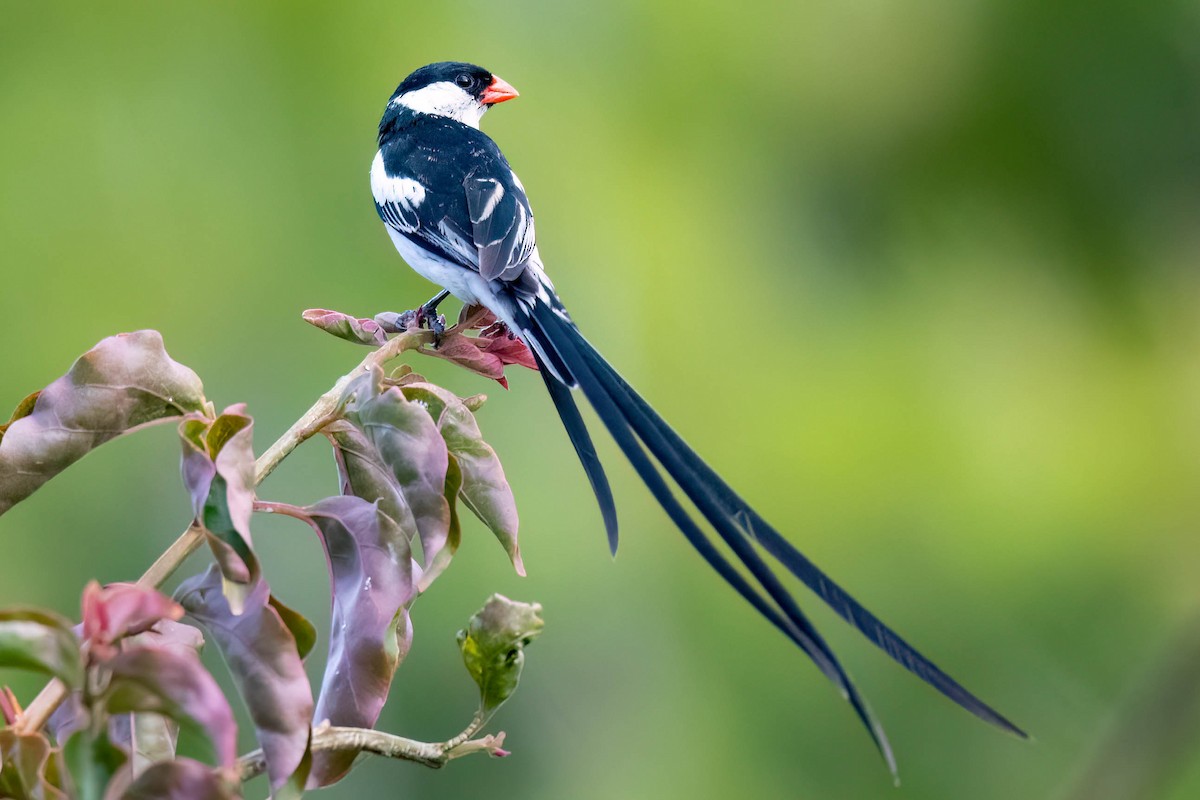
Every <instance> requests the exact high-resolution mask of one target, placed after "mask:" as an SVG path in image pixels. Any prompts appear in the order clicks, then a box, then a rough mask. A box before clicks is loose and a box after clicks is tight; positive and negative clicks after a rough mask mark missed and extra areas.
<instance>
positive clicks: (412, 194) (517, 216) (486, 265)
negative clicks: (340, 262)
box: [373, 118, 537, 282]
mask: <svg viewBox="0 0 1200 800" xmlns="http://www.w3.org/2000/svg"><path fill="white" fill-rule="evenodd" d="M380 156H381V158H382V160H383V168H384V173H385V175H384V177H385V178H386V180H384V181H380V182H379V185H378V186H373V189H374V193H375V205H376V210H377V211H378V212H379V216H380V218H382V219H383V221H384V222H385V223H387V224H388V225H389V226H391V227H392V228H393V229H394V230H395V231H397V232H398V233H401V234H403V235H404V236H406V237H408V238H409V239H411V240H412V241H413V242H414V243H415V244H418V245H420V246H422V247H424V248H425V249H427V250H430V251H432V252H434V253H436V254H437V255H439V256H441V257H442V258H443V259H445V260H447V261H450V262H452V263H455V264H458V265H459V266H462V267H466V268H467V269H470V270H473V271H476V272H479V273H480V274H481V275H483V277H484V278H486V279H488V280H501V281H504V282H513V281H516V280H517V279H518V278H520V277H521V276H522V273H523V272H524V271H525V267H526V265H527V264H528V263H529V260H530V258H531V257H532V256H533V254H534V250H535V246H536V241H537V239H536V235H535V233H534V226H533V211H532V210H531V209H530V207H529V199H528V198H527V197H526V196H525V189H524V187H522V186H521V182H520V180H519V179H518V178H517V176H516V174H514V173H513V170H512V168H511V167H510V166H509V165H508V161H506V160H505V158H504V156H503V154H501V152H500V148H498V147H497V146H496V143H495V142H493V141H492V140H491V139H490V138H488V136H487V135H486V134H484V133H483V132H481V131H479V130H476V129H475V128H471V127H468V126H466V125H462V124H461V123H457V122H454V121H452V120H443V119H438V118H422V119H417V120H414V121H413V122H412V123H411V124H409V125H406V126H404V127H403V128H401V129H399V130H397V131H396V135H393V136H389V137H388V139H386V140H385V141H384V142H383V144H382V145H381V146H380ZM415 187H419V188H415Z"/></svg>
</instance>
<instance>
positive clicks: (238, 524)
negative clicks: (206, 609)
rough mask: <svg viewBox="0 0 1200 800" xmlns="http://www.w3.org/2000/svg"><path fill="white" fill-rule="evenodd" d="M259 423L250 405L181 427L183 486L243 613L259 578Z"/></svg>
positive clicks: (235, 603) (227, 587) (191, 420)
mask: <svg viewBox="0 0 1200 800" xmlns="http://www.w3.org/2000/svg"><path fill="white" fill-rule="evenodd" d="M253 434H254V422H253V420H252V419H251V418H250V417H249V416H247V415H246V414H245V406H244V405H241V404H238V405H233V406H230V407H229V408H227V409H225V411H224V412H223V413H222V414H221V415H220V416H219V417H217V418H216V419H214V420H211V421H210V420H207V419H205V418H203V417H199V416H192V417H189V418H187V419H185V420H184V421H183V422H182V423H180V426H179V438H180V441H181V442H182V444H183V482H184V486H185V487H186V488H187V490H188V493H189V494H190V495H191V498H192V513H193V514H194V515H195V520H196V522H197V523H198V524H199V525H200V526H202V527H203V528H204V530H205V531H206V533H207V537H206V538H207V539H208V544H209V547H210V548H211V549H212V551H213V556H214V557H215V558H216V561H217V564H218V565H219V566H220V568H221V574H222V576H223V577H224V590H225V594H226V595H227V596H228V597H229V603H230V606H231V607H232V608H233V609H234V613H238V612H239V611H240V609H241V606H242V603H243V602H244V599H245V595H246V593H247V592H248V591H250V589H251V587H252V586H253V585H254V583H255V581H257V580H258V577H259V575H260V567H259V563H258V557H257V556H255V555H254V550H253V549H252V545H251V541H250V515H251V512H252V510H253V507H254V446H253Z"/></svg>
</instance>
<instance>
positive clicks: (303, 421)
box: [16, 330, 433, 733]
mask: <svg viewBox="0 0 1200 800" xmlns="http://www.w3.org/2000/svg"><path fill="white" fill-rule="evenodd" d="M431 341H433V334H432V333H430V332H428V331H423V330H410V331H405V332H404V333H401V334H397V335H396V336H394V337H392V338H391V339H389V340H388V342H387V344H385V345H383V346H381V347H378V348H376V349H374V350H372V351H371V352H370V353H368V354H367V357H366V358H364V359H363V360H362V361H360V362H359V364H358V366H356V367H355V368H354V369H352V370H350V371H349V372H347V373H346V374H345V375H343V376H342V377H340V378H338V380H337V382H336V383H335V384H334V385H333V387H332V388H331V389H330V390H329V391H327V392H325V394H323V395H321V396H320V397H318V398H317V401H316V402H315V403H313V404H312V407H311V408H309V409H308V411H305V412H304V415H303V416H301V417H300V419H298V420H296V422H295V424H293V425H292V426H291V427H290V428H288V429H287V431H285V432H284V434H283V435H282V436H280V437H279V438H278V439H276V440H275V443H274V444H272V445H271V446H270V447H268V448H267V449H266V452H264V453H263V454H262V455H261V456H259V457H258V460H257V461H255V462H254V475H255V479H254V484H255V486H257V485H258V484H260V483H262V481H263V480H264V479H265V478H266V477H267V476H268V475H270V474H271V473H272V472H274V470H275V468H276V467H277V466H279V463H280V462H281V461H283V459H285V458H287V456H288V454H289V453H291V452H292V451H293V450H295V449H296V448H297V447H298V446H300V444H301V443H303V442H304V441H305V440H306V439H308V438H309V437H311V436H312V435H313V434H315V433H317V432H318V431H320V430H321V428H323V427H325V426H326V425H328V424H329V423H330V422H331V421H332V420H333V419H334V418H335V417H336V415H337V413H338V407H339V405H340V403H341V400H342V395H343V394H344V392H345V390H346V387H347V386H348V385H349V384H350V382H351V381H353V380H354V379H355V378H357V377H358V376H359V375H362V374H363V373H364V372H368V371H370V370H371V369H372V368H374V367H380V368H382V367H383V365H384V364H386V363H387V362H388V361H391V360H392V359H393V358H395V357H396V356H398V355H400V354H401V353H404V352H406V351H408V350H415V349H417V348H418V347H420V346H421V345H423V344H427V343H429V342H431ZM204 540H205V531H204V528H202V527H200V526H199V525H197V524H195V523H193V524H192V525H190V526H188V529H187V530H185V531H184V532H183V533H181V534H180V535H179V538H178V539H176V540H175V541H174V542H172V543H171V546H170V547H168V548H167V549H166V550H165V551H164V552H163V554H162V555H160V556H159V557H158V558H157V559H156V560H155V561H154V563H153V564H151V565H150V568H149V569H148V570H146V572H145V573H143V575H142V577H141V578H140V579H139V580H138V585H140V586H150V587H153V588H156V589H157V588H158V587H159V586H162V585H163V584H164V583H166V581H167V579H168V578H170V577H171V575H172V574H174V572H175V570H177V569H178V568H179V565H180V564H182V563H183V562H184V561H186V560H187V557H188V556H190V555H191V554H192V553H194V552H195V551H196V550H197V549H198V548H199V547H200V545H201V544H203V543H204ZM67 693H68V692H67V687H66V686H65V685H64V684H63V682H62V681H60V680H58V679H57V678H55V679H54V680H52V681H50V683H48V684H46V686H45V687H43V688H42V691H40V692H38V695H37V697H35V698H34V699H33V702H31V703H30V704H29V707H28V708H26V709H25V713H24V714H23V715H22V717H21V720H20V721H19V722H18V724H17V725H16V727H17V728H18V729H19V731H20V732H21V733H32V732H34V731H37V730H40V729H41V728H42V726H44V725H45V724H46V721H47V720H49V719H50V715H51V714H53V713H54V710H55V709H56V708H58V707H59V706H60V705H62V702H63V701H64V700H65V699H66V698H67Z"/></svg>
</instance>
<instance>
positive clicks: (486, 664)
mask: <svg viewBox="0 0 1200 800" xmlns="http://www.w3.org/2000/svg"><path fill="white" fill-rule="evenodd" d="M541 614H542V607H541V605H540V604H538V603H521V602H518V601H515V600H509V599H508V598H507V597H505V596H504V595H501V594H494V595H492V596H491V597H490V598H488V601H487V603H485V604H484V606H483V608H481V609H480V610H479V611H478V612H477V613H476V614H475V615H474V616H473V617H471V619H470V620H469V621H468V623H467V627H466V628H465V629H464V630H461V631H459V632H458V647H459V649H460V650H461V651H462V657H463V664H465V665H466V667H467V672H468V673H470V675H471V678H472V679H474V681H475V683H476V684H477V685H478V686H479V709H480V712H481V714H482V715H483V718H484V719H485V720H486V719H487V718H489V717H491V715H492V714H494V713H495V711H496V709H497V708H499V707H500V706H501V705H503V703H504V701H505V700H507V699H508V698H509V697H511V696H512V694H513V692H515V691H516V690H517V684H518V683H519V682H520V680H521V670H522V669H523V668H524V666H525V647H526V645H528V644H529V643H530V642H531V641H533V640H534V639H535V638H537V636H538V635H539V634H541V632H542V628H543V627H544V626H545V623H544V622H543V621H542V616H541Z"/></svg>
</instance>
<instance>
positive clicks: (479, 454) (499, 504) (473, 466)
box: [401, 383, 525, 575]
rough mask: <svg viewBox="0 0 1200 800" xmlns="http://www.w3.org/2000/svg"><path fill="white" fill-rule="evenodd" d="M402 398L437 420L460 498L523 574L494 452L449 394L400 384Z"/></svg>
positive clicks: (513, 507)
mask: <svg viewBox="0 0 1200 800" xmlns="http://www.w3.org/2000/svg"><path fill="white" fill-rule="evenodd" d="M401 390H402V391H403V392H404V395H405V397H407V398H409V399H410V400H414V401H418V402H422V403H424V404H425V406H426V407H427V408H428V410H429V413H430V415H431V416H432V417H433V419H434V420H435V421H436V422H437V427H438V430H439V431H440V432H441V434H442V438H443V439H444V440H445V442H446V447H447V448H448V449H449V451H450V453H451V454H452V455H453V456H454V457H455V459H457V460H458V466H459V468H460V469H461V470H462V478H463V483H462V492H461V495H460V496H461V498H462V501H463V503H464V504H465V505H466V506H467V508H469V509H471V513H473V514H474V515H475V516H476V517H478V518H479V520H480V521H481V522H483V524H485V525H487V526H488V528H490V529H491V531H492V533H493V534H495V536H496V538H497V539H498V540H499V541H500V544H501V545H502V546H503V547H504V550H505V552H507V553H508V556H509V558H510V559H512V563H513V566H514V567H515V568H516V570H517V574H518V575H524V574H525V565H524V564H523V563H522V561H521V548H520V546H519V545H518V544H517V529H518V528H519V527H520V520H519V519H518V516H517V504H516V501H515V500H514V499H513V494H512V487H511V486H509V484H508V479H507V478H506V477H505V476H504V467H503V466H501V464H500V459H499V457H497V455H496V451H495V450H493V449H492V448H491V445H489V444H488V443H487V442H485V441H484V440H483V434H482V433H480V431H479V424H478V423H477V422H476V421H475V415H474V414H472V413H471V411H470V409H468V408H467V407H466V405H464V404H463V401H462V400H460V399H458V397H456V396H455V395H454V394H453V393H451V392H448V391H446V390H445V389H443V388H441V387H440V386H434V385H433V384H430V383H413V384H408V385H406V386H403V387H401Z"/></svg>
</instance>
